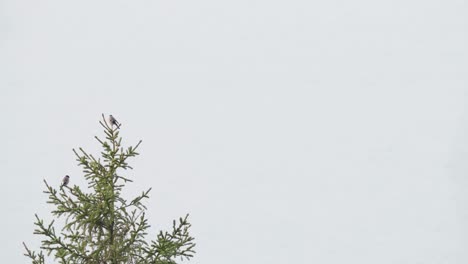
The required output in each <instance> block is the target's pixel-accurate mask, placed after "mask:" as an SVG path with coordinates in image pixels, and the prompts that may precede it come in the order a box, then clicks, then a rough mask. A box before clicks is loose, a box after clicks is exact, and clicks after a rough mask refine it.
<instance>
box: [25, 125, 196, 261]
mask: <svg viewBox="0 0 468 264" xmlns="http://www.w3.org/2000/svg"><path fill="white" fill-rule="evenodd" d="M99 123H100V124H101V125H102V127H103V128H104V133H105V135H106V139H105V140H101V139H99V138H98V137H96V139H97V141H98V142H99V143H100V144H101V146H102V152H101V157H100V158H95V157H94V156H93V155H91V154H88V153H87V152H86V151H84V150H83V149H81V148H79V149H78V150H73V151H74V153H75V155H76V157H77V161H78V164H79V166H81V167H82V168H83V172H84V177H85V179H86V180H87V182H88V188H87V190H88V191H85V190H82V189H81V188H80V187H79V186H76V185H75V186H73V187H68V186H63V187H60V189H59V190H57V189H55V188H54V187H52V186H50V185H49V184H48V183H47V182H46V181H44V183H45V186H46V190H45V191H44V193H46V194H47V195H48V201H47V203H49V204H52V205H53V206H54V208H55V209H54V210H53V211H52V214H53V215H54V216H55V217H56V218H57V219H59V218H63V219H64V226H63V228H61V229H60V231H58V230H56V228H55V226H56V225H55V224H54V221H52V222H51V223H48V224H46V223H44V220H43V219H41V218H40V217H39V216H38V215H37V214H36V221H35V223H34V224H35V226H36V229H35V230H34V234H37V235H40V236H41V237H42V242H41V250H40V251H39V252H35V251H32V250H30V249H29V248H28V247H27V246H26V244H24V243H23V244H24V247H25V249H26V253H25V254H24V255H25V256H27V257H28V258H30V259H31V261H32V263H33V264H43V263H45V262H46V260H47V258H46V257H45V255H44V254H46V255H49V256H50V255H52V256H53V257H54V258H55V260H56V261H58V262H59V263H73V264H75V263H85V264H117V263H118V264H123V263H126V264H133V263H141V264H146V263H154V264H172V263H177V262H176V260H183V259H190V258H191V257H192V256H193V253H195V251H194V250H193V248H194V246H195V243H194V242H193V240H194V239H193V237H191V236H190V235H189V227H190V223H189V222H188V220H187V217H188V215H187V216H185V217H183V218H180V219H179V220H178V221H175V220H174V221H173V226H172V230H171V231H170V232H167V231H166V232H163V231H160V232H159V234H157V236H156V238H155V239H154V240H150V241H148V240H147V239H146V235H147V231H148V228H149V227H150V225H149V224H148V220H147V219H146V217H145V211H146V207H145V205H144V204H143V201H144V200H145V199H146V198H148V194H149V192H150V191H151V188H150V189H148V190H146V191H143V192H142V193H141V195H139V196H137V197H135V198H133V199H131V200H126V199H124V198H123V197H122V196H121V192H122V189H123V188H124V187H125V185H126V183H127V182H131V181H132V180H130V179H129V178H126V177H124V176H122V175H121V174H120V173H121V172H122V171H123V170H128V169H132V167H131V166H130V165H129V164H128V163H127V160H128V159H129V158H131V157H135V156H136V155H138V153H137V152H136V151H137V148H138V146H139V145H140V143H141V141H140V142H138V144H137V145H136V146H134V147H132V146H130V147H128V148H124V147H122V145H121V142H122V138H121V137H119V131H118V130H117V128H114V127H113V126H112V125H111V124H108V123H107V122H106V119H105V118H104V116H103V121H101V122H99Z"/></svg>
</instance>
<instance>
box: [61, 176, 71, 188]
mask: <svg viewBox="0 0 468 264" xmlns="http://www.w3.org/2000/svg"><path fill="white" fill-rule="evenodd" d="M69 182H70V176H68V175H65V177H63V180H62V186H61V187H63V186H67V184H68V183H69Z"/></svg>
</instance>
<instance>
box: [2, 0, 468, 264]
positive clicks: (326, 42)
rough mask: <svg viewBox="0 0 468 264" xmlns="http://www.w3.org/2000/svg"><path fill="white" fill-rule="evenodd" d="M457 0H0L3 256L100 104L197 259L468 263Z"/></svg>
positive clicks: (464, 13)
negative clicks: (186, 222) (184, 225)
mask: <svg viewBox="0 0 468 264" xmlns="http://www.w3.org/2000/svg"><path fill="white" fill-rule="evenodd" d="M467 17H468V9H467V5H466V2H465V1H454V0H444V1H442V0H439V1H434V0H424V1H423V0H405V1H403V0H395V1H385V2H384V1H370V0H367V1H365V0H357V1H333V0H332V1H274V0H273V1H271V0H269V1H267V0H248V1H247V0H240V1H230V2H226V1H214V0H211V1H210V0H182V1H181V0H170V1H169V0H162V1H158V0H151V1H119V0H118V1H115V0H113V1H95V0H93V1H89V0H81V1H63V0H44V1H32V0H29V1H24V0H0V92H1V93H0V113H1V116H0V120H1V122H2V129H1V130H0V137H1V139H2V147H3V148H2V151H1V154H0V165H1V167H2V180H3V185H2V186H3V188H2V192H1V193H0V199H1V201H2V202H3V204H2V205H3V206H2V212H3V213H2V217H1V219H0V226H1V227H2V229H3V230H2V235H1V236H0V248H1V249H2V250H1V251H0V253H1V256H0V259H2V262H4V263H27V259H26V258H24V257H23V256H22V253H23V249H22V247H21V242H22V241H27V242H29V243H30V244H32V245H37V242H38V240H37V239H38V238H37V237H35V236H33V235H32V231H33V224H32V223H33V220H34V213H36V212H37V213H39V214H40V215H42V216H44V217H46V218H47V217H48V213H47V212H48V211H49V210H50V208H49V207H47V206H45V201H46V197H45V195H44V194H42V190H43V189H44V188H43V185H42V179H47V180H48V181H49V182H51V183H56V184H57V185H58V184H59V183H60V180H61V178H62V177H63V175H64V174H70V175H71V176H72V178H71V183H73V184H78V185H80V186H85V182H84V180H83V177H82V174H81V173H80V169H79V168H78V167H77V166H76V162H75V160H74V156H73V153H72V151H71V149H72V148H74V147H79V146H81V147H84V148H85V149H87V150H89V151H94V152H96V151H97V143H96V142H95V141H94V140H93V136H94V135H102V134H101V132H100V127H99V125H98V120H99V118H100V114H101V113H106V114H107V113H112V114H114V115H115V116H116V117H117V118H118V119H119V120H120V121H121V122H122V123H123V126H122V135H123V136H124V137H125V139H126V142H127V143H129V144H131V143H136V142H137V141H138V140H139V139H142V140H143V145H142V147H141V154H142V155H141V156H140V157H138V158H137V159H136V160H135V162H134V163H133V165H134V167H135V168H136V169H135V170H134V171H133V173H132V177H133V178H134V180H135V183H134V184H132V185H130V186H129V193H137V192H140V191H141V190H143V189H144V188H147V187H148V186H153V187H154V192H153V193H152V196H151V199H150V201H149V217H150V220H151V222H152V223H153V225H154V228H155V231H156V230H157V229H159V228H166V227H169V226H170V223H171V219H173V218H176V217H179V216H182V215H184V214H185V213H187V212H188V213H190V214H191V221H192V224H193V230H192V231H193V235H194V236H195V237H196V242H197V244H198V245H197V248H196V250H197V251H198V253H197V255H196V257H195V258H194V260H193V261H192V263H203V264H218V263H226V264H231V263H232V264H238V263H255V264H257V263H278V264H279V263H304V264H310V263H320V264H342V263H350V264H354V263H356V264H375V263H379V264H395V263H408V264H418V263H424V264H465V263H468V250H467V248H468V239H467V235H468V229H467V227H468V194H467V192H466V189H467V188H468V180H467V177H468V165H467V164H468V136H467V134H468V125H467V124H468V116H467V111H466V109H465V106H466V104H467V102H468V97H467V92H466V91H467V85H468V48H467V47H468V36H467V35H468V21H467Z"/></svg>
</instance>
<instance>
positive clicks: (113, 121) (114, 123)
mask: <svg viewBox="0 0 468 264" xmlns="http://www.w3.org/2000/svg"><path fill="white" fill-rule="evenodd" d="M109 122H110V123H111V125H112V126H114V125H115V126H116V127H117V128H120V126H121V125H122V124H120V123H119V122H118V121H117V119H115V118H114V117H113V116H112V115H110V116H109Z"/></svg>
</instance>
